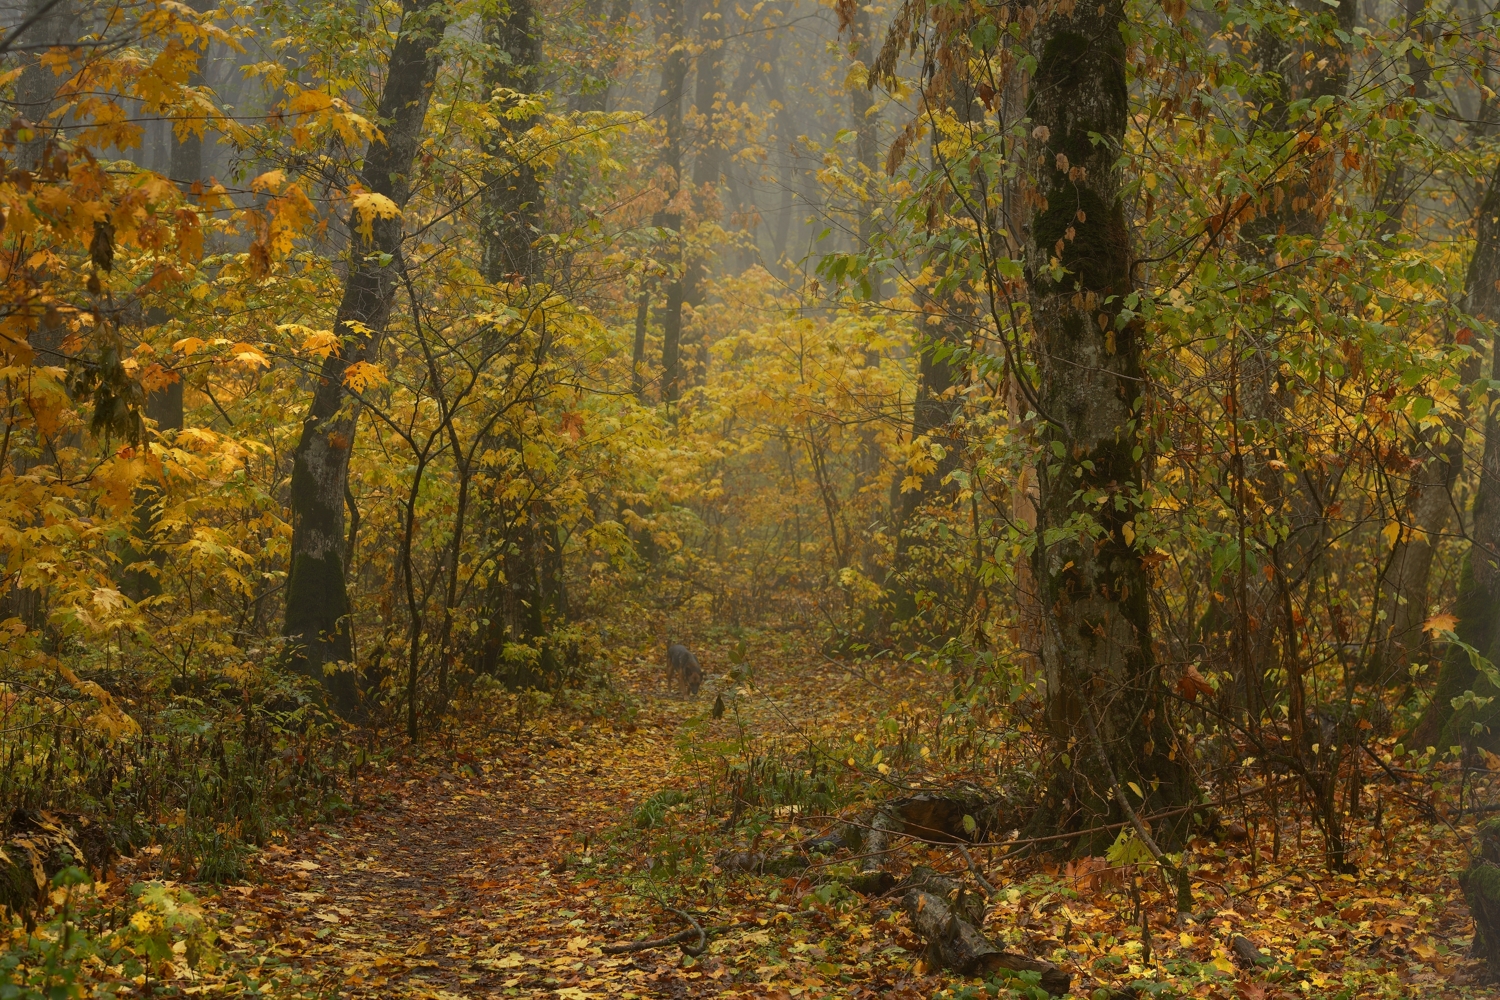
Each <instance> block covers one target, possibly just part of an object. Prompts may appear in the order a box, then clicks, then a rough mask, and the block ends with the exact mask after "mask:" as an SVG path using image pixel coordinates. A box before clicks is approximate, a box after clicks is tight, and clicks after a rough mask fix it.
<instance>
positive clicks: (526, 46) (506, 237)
mask: <svg viewBox="0 0 1500 1000" xmlns="http://www.w3.org/2000/svg"><path fill="white" fill-rule="evenodd" d="M485 41H486V43H487V44H488V45H489V46H490V49H491V53H492V56H498V55H499V54H501V53H503V54H504V58H491V60H490V61H489V63H488V64H487V69H486V72H485V84H486V85H487V87H488V90H489V91H490V94H491V95H493V93H494V92H495V90H496V89H497V88H504V89H506V90H509V91H513V92H515V93H516V94H523V95H527V96H528V97H529V96H530V95H531V94H533V93H535V91H536V86H537V72H538V69H539V67H540V66H541V61H542V39H541V35H540V33H539V32H538V30H537V24H536V12H535V9H534V8H533V6H532V2H531V0H510V3H509V5H508V7H507V9H506V12H505V14H504V15H503V16H501V15H497V16H495V17H492V18H490V19H488V20H486V22H485ZM534 123H535V119H534V118H531V117H528V118H524V119H521V120H520V121H514V122H511V121H507V122H506V123H505V124H504V126H503V128H504V130H505V131H506V132H508V133H509V137H510V138H511V140H512V142H511V143H510V145H509V148H507V147H506V145H505V144H504V143H503V142H501V141H499V140H500V138H501V137H500V136H498V135H497V136H496V140H497V141H496V142H495V143H494V144H493V145H492V146H491V148H490V149H489V150H487V152H489V153H490V155H491V156H492V157H499V156H503V155H505V154H506V153H510V159H511V161H512V162H511V164H510V165H509V166H508V167H507V168H506V169H504V170H498V169H495V168H494V167H492V168H491V170H490V171H489V172H488V173H487V174H486V175H485V178H484V224H485V231H484V241H483V253H484V260H483V262H482V268H483V273H484V278H485V280H486V281H488V282H489V283H490V284H492V285H499V284H504V283H507V282H510V283H516V284H519V283H522V282H531V281H533V280H535V279H536V277H537V276H538V274H539V273H540V263H541V262H540V260H539V259H538V257H537V254H536V250H535V243H536V235H537V224H538V219H539V216H540V205H541V186H540V185H539V184H538V182H537V174H536V167H535V165H534V164H533V163H532V162H531V158H530V156H529V155H527V154H526V152H525V151H518V150H516V149H515V146H514V139H515V138H516V137H518V136H521V135H523V134H525V133H526V131H527V130H528V129H530V128H531V126H532V125H533V124H534ZM492 162H493V161H492Z"/></svg>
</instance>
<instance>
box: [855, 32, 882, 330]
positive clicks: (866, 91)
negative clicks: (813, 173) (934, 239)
mask: <svg viewBox="0 0 1500 1000" xmlns="http://www.w3.org/2000/svg"><path fill="white" fill-rule="evenodd" d="M852 27H853V29H854V39H853V41H854V58H856V59H858V60H859V62H860V63H861V64H862V65H863V66H864V68H865V72H866V74H867V75H868V73H869V70H870V64H871V63H872V62H874V61H875V47H874V39H873V37H872V33H871V28H870V11H869V8H867V7H865V6H863V5H860V6H859V7H858V8H857V9H856V10H855V12H854V23H853V25H852ZM873 82H874V81H873V79H870V78H867V79H866V80H865V82H864V83H862V84H859V85H857V86H855V87H854V88H853V89H852V90H851V91H850V92H849V117H850V118H851V119H853V121H852V122H851V124H852V125H853V126H854V159H855V162H857V163H858V164H859V199H858V202H857V203H856V205H855V212H856V215H857V218H858V226H859V252H860V253H863V254H868V253H869V252H870V242H871V240H872V238H873V237H874V235H875V211H874V204H875V203H874V199H873V198H872V197H871V193H870V190H869V189H870V187H871V185H873V184H875V183H876V178H877V176H878V174H877V171H878V170H879V169H880V144H879V136H878V134H877V132H878V127H879V119H878V118H877V117H876V116H875V115H874V114H873V109H874V107H875V99H874V97H873V96H871V93H870V87H871V85H872V84H873ZM870 298H872V299H874V300H875V301H877V302H879V301H880V300H881V299H882V298H884V289H882V288H881V280H880V275H879V274H878V273H874V272H873V271H872V272H871V274H870Z"/></svg>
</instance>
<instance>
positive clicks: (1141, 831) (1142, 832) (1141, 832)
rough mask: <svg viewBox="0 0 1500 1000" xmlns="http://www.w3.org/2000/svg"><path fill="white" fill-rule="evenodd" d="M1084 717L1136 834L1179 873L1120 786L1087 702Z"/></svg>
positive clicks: (1169, 868)
mask: <svg viewBox="0 0 1500 1000" xmlns="http://www.w3.org/2000/svg"><path fill="white" fill-rule="evenodd" d="M1083 719H1084V721H1085V722H1087V723H1088V725H1089V737H1090V739H1091V740H1092V742H1093V744H1094V752H1095V753H1097V754H1098V755H1099V763H1100V764H1103V765H1104V773H1105V775H1107V776H1108V777H1109V783H1110V785H1111V786H1112V787H1113V788H1114V791H1115V801H1116V802H1118V803H1120V808H1121V809H1123V810H1125V815H1126V816H1127V817H1128V818H1129V819H1130V824H1131V825H1132V826H1134V827H1135V832H1136V836H1138V837H1140V838H1141V843H1143V844H1145V845H1146V850H1148V851H1150V852H1151V856H1152V857H1153V858H1155V859H1156V863H1157V864H1158V865H1160V866H1161V867H1162V868H1164V869H1165V870H1167V871H1168V872H1171V873H1172V874H1174V875H1175V874H1176V873H1177V866H1176V865H1174V864H1172V863H1171V862H1170V861H1168V860H1167V856H1166V854H1164V853H1163V852H1162V849H1161V848H1160V847H1157V846H1156V841H1154V840H1152V839H1151V831H1150V830H1148V829H1146V824H1145V823H1142V822H1141V817H1140V816H1139V815H1137V813H1136V811H1135V810H1134V809H1133V808H1131V805H1130V800H1129V799H1128V798H1126V797H1125V789H1123V788H1121V787H1120V779H1118V778H1116V777H1115V769H1114V767H1113V765H1111V764H1110V762H1109V754H1108V753H1106V752H1105V750H1104V741H1103V740H1101V739H1100V738H1099V729H1098V727H1096V726H1095V725H1094V712H1093V709H1091V708H1090V707H1089V705H1088V703H1087V702H1084V705H1083Z"/></svg>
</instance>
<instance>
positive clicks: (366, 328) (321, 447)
mask: <svg viewBox="0 0 1500 1000" xmlns="http://www.w3.org/2000/svg"><path fill="white" fill-rule="evenodd" d="M442 9H443V8H442V6H441V4H439V3H437V0H404V3H403V6H402V23H401V33H400V35H399V36H398V38H397V39H396V44H395V47H394V48H393V49H392V51H391V59H390V66H389V68H388V71H387V75H386V81H385V87H384V89H383V90H382V92H381V95H380V107H379V112H378V114H379V119H380V127H381V130H382V135H381V137H380V138H377V139H376V140H374V141H373V142H371V143H370V148H369V149H368V150H367V151H366V153H365V162H364V167H363V169H362V170H361V171H360V182H361V184H362V185H363V186H364V187H365V188H366V189H367V190H369V191H371V192H374V193H376V194H380V195H384V196H385V197H387V198H389V199H390V200H391V201H392V202H393V203H394V204H395V205H396V207H397V208H398V209H404V208H405V207H406V203H407V200H408V198H409V197H410V195H411V171H412V164H413V162H414V160H415V157H416V152H417V147H418V144H419V142H420V140H421V136H422V123H423V119H424V118H425V117H426V114H427V103H428V100H429V98H430V96H431V93H432V86H433V82H434V80H435V79H436V77H437V72H438V65H439V62H440V58H439V48H438V46H439V43H440V42H441V40H442V37H443V32H444V30H445V29H446V27H447V25H446V23H445V21H444V20H443V16H442V13H441V11H442ZM364 221H367V222H369V223H370V229H369V232H370V235H369V236H365V235H364V234H363V233H362V232H361V231H360V227H361V222H362V220H361V219H359V218H358V217H355V216H351V218H350V220H349V250H350V253H349V273H348V277H347V278H346V279H345V282H344V295H343V300H342V301H341V302H340V304H339V311H338V317H337V320H336V322H335V325H334V332H335V333H336V334H338V336H339V338H340V340H339V344H340V346H339V347H338V349H336V350H335V351H333V352H332V353H330V354H329V355H328V358H327V360H326V361H325V362H324V363H323V370H322V373H321V377H320V378H319V380H318V385H317V388H316V390H315V392H314V395H313V402H312V407H311V411H310V412H309V414H308V416H307V419H306V420H305V421H303V424H302V437H301V440H299V441H298V443H297V451H296V454H295V459H294V465H293V467H292V488H291V507H292V556H291V571H290V574H289V576H288V578H287V598H286V628H285V631H286V635H287V637H288V638H289V639H290V640H291V649H290V665H291V666H292V667H293V668H294V669H296V670H298V671H300V672H303V673H306V674H307V675H309V676H312V677H317V678H319V679H320V680H322V681H323V683H324V685H325V687H326V688H327V689H328V691H329V693H330V695H331V696H332V697H333V700H334V704H335V706H336V707H337V708H338V710H339V711H341V712H345V713H349V712H353V711H354V710H355V709H356V707H357V705H358V696H359V691H358V685H357V684H356V682H355V678H354V675H353V674H352V673H349V672H347V671H341V672H338V673H335V674H332V675H326V676H325V671H324V666H325V664H333V663H338V662H350V661H352V660H353V658H354V645H353V638H354V636H353V629H352V623H351V622H350V621H349V594H348V590H347V586H346V582H345V579H344V557H345V552H344V548H345V538H344V492H345V486H346V485H347V482H348V478H349V456H350V453H351V452H352V450H353V447H354V433H355V430H356V428H357V426H358V424H359V415H360V404H359V399H358V398H357V397H354V398H349V397H348V396H346V392H345V388H344V373H345V372H346V371H347V370H348V368H349V366H350V365H353V364H356V363H361V362H365V363H373V362H374V361H375V360H376V358H377V357H378V354H379V350H380V343H381V339H382V337H383V335H384V333H385V328H386V323H387V321H388V320H389V319H390V313H391V303H392V300H393V299H394V297H395V292H396V284H397V281H398V280H399V272H400V266H399V264H397V263H396V258H398V257H399V256H400V254H401V242H402V221H401V218H400V217H399V216H397V217H395V218H379V217H376V218H373V219H370V220H364Z"/></svg>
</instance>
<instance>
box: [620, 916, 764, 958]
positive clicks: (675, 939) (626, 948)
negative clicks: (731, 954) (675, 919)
mask: <svg viewBox="0 0 1500 1000" xmlns="http://www.w3.org/2000/svg"><path fill="white" fill-rule="evenodd" d="M667 909H669V910H671V911H672V912H673V913H675V914H677V915H678V916H679V917H681V918H682V919H683V920H686V921H687V922H688V923H690V924H692V925H693V926H691V927H689V928H688V929H687V930H685V931H678V932H677V933H676V934H673V935H671V936H670V937H664V938H654V939H652V940H650V941H628V942H625V943H624V944H607V945H605V946H604V947H603V948H601V949H599V950H600V951H602V952H604V954H606V955H624V954H628V953H630V952H637V951H650V950H651V949H652V948H667V947H670V946H671V945H674V944H675V945H680V946H681V948H682V951H683V954H685V955H692V956H694V957H695V958H696V957H697V956H699V955H701V954H703V952H704V950H705V949H706V948H707V947H708V935H709V934H720V933H723V932H724V931H731V930H734V929H735V928H738V927H750V926H752V925H754V924H755V921H753V920H738V921H736V922H734V923H732V924H721V925H719V926H717V927H704V926H703V925H701V924H699V923H698V921H697V920H695V919H693V915H692V914H691V913H688V912H686V911H684V910H679V909H677V908H676V907H674V906H669V907H667ZM693 938H697V939H698V943H697V944H695V945H693V946H691V947H689V946H688V945H687V943H686V942H688V941H691V940H692V939H693Z"/></svg>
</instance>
